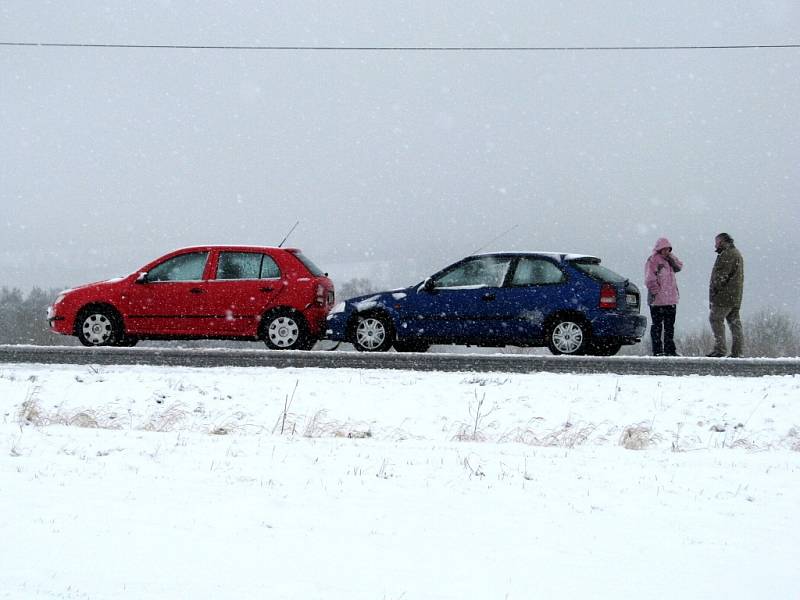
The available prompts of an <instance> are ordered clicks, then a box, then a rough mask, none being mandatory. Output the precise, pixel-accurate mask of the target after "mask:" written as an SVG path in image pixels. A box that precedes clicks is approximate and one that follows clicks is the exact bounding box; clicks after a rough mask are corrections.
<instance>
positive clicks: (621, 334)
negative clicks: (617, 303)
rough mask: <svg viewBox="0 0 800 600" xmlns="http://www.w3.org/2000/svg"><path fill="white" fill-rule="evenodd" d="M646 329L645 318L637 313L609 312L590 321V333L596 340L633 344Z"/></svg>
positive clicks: (640, 337)
mask: <svg viewBox="0 0 800 600" xmlns="http://www.w3.org/2000/svg"><path fill="white" fill-rule="evenodd" d="M645 329H647V317H645V316H644V315H640V314H638V313H616V312H609V313H606V314H603V315H601V316H600V317H598V318H596V319H594V320H593V321H592V333H593V334H594V336H595V337H598V338H616V339H619V340H621V341H622V342H623V343H628V344H634V343H636V342H638V341H640V340H641V339H642V336H643V335H644V332H645Z"/></svg>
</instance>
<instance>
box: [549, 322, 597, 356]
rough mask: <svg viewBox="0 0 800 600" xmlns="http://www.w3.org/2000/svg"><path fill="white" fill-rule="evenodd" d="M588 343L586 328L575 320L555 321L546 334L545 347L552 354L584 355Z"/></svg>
mask: <svg viewBox="0 0 800 600" xmlns="http://www.w3.org/2000/svg"><path fill="white" fill-rule="evenodd" d="M589 341H590V340H589V329H588V327H587V326H586V324H585V323H584V322H583V321H581V320H579V319H576V318H566V319H559V320H557V321H555V322H554V323H553V324H552V325H551V326H550V329H549V330H548V334H547V346H548V348H550V352H552V353H553V354H570V355H580V354H585V353H586V348H587V347H588V346H589Z"/></svg>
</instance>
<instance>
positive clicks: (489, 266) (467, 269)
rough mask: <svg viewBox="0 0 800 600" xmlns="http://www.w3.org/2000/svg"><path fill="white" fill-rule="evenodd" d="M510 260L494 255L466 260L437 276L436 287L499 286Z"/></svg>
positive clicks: (501, 283)
mask: <svg viewBox="0 0 800 600" xmlns="http://www.w3.org/2000/svg"><path fill="white" fill-rule="evenodd" d="M510 262H511V259H509V258H498V257H496V256H482V257H480V258H475V259H472V260H468V261H466V262H463V263H461V264H459V265H456V266H455V267H453V268H452V269H450V270H449V271H447V272H445V273H443V274H442V275H440V276H439V277H437V278H436V280H435V283H436V287H440V288H441V287H500V286H502V285H503V281H504V280H505V278H506V273H507V272H508V266H509V263H510Z"/></svg>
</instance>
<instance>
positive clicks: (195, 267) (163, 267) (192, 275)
mask: <svg viewBox="0 0 800 600" xmlns="http://www.w3.org/2000/svg"><path fill="white" fill-rule="evenodd" d="M206 260H208V252H189V253H187V254H179V255H178V256H173V257H172V258H169V259H167V260H165V261H164V262H162V263H161V264H159V265H156V266H155V267H153V268H152V269H150V271H149V272H148V273H147V281H148V282H150V281H200V280H201V279H203V271H204V270H205V268H206Z"/></svg>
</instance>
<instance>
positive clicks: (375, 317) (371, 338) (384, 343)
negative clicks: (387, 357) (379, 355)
mask: <svg viewBox="0 0 800 600" xmlns="http://www.w3.org/2000/svg"><path fill="white" fill-rule="evenodd" d="M351 342H352V343H353V346H354V347H355V349H356V350H358V351H359V352H386V351H387V350H388V349H389V348H391V347H392V342H394V326H393V325H392V321H391V319H389V317H387V316H386V315H383V314H380V313H372V314H367V315H359V316H358V317H357V320H356V323H355V326H354V327H353V333H352V339H351Z"/></svg>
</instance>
